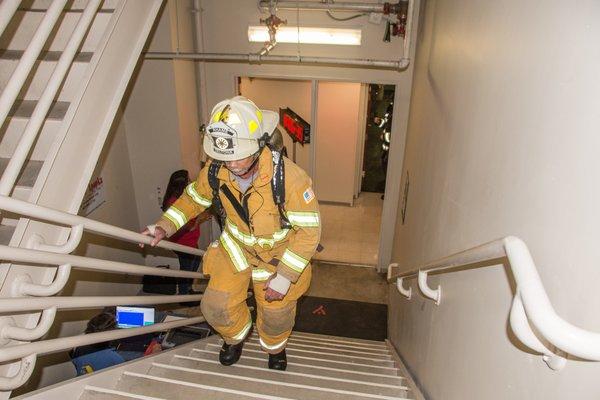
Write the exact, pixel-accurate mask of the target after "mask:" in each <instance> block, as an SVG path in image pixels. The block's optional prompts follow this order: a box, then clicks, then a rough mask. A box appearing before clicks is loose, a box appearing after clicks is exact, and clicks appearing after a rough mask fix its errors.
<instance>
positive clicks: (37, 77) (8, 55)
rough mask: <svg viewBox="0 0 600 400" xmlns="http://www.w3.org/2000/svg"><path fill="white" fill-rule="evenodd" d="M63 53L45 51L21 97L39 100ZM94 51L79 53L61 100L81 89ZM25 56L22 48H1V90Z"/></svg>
mask: <svg viewBox="0 0 600 400" xmlns="http://www.w3.org/2000/svg"><path fill="white" fill-rule="evenodd" d="M61 54H62V53H61V52H58V51H47V52H44V53H43V54H42V55H41V57H40V60H39V61H38V62H37V63H36V64H35V66H34V68H33V70H32V72H31V73H30V74H29V77H28V78H27V80H26V81H25V84H24V85H23V89H22V90H21V93H19V98H21V99H26V100H37V99H39V98H40V97H41V96H42V93H43V91H44V90H45V89H46V85H47V84H48V81H49V80H50V76H51V75H52V73H53V72H54V69H55V67H56V64H57V61H58V59H59V57H60V55H61ZM92 55H93V53H91V52H83V53H78V54H77V56H76V58H75V61H74V62H73V63H72V64H71V68H70V69H69V72H68V74H67V76H66V79H65V80H64V82H63V84H62V86H61V88H60V90H59V92H58V96H57V98H56V99H57V100H59V101H71V100H72V99H74V98H75V95H76V93H78V92H79V90H81V82H82V78H83V77H84V76H85V74H86V72H87V71H88V66H89V62H90V60H91V58H92ZM22 56H23V51H22V50H0V91H3V90H4V88H5V87H6V85H7V84H8V82H10V79H11V77H12V74H13V72H14V71H15V69H16V68H17V65H18V63H19V59H20V58H21V57H22Z"/></svg>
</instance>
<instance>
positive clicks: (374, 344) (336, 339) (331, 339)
mask: <svg viewBox="0 0 600 400" xmlns="http://www.w3.org/2000/svg"><path fill="white" fill-rule="evenodd" d="M291 338H292V339H304V340H306V339H310V340H311V341H315V342H324V343H336V344H347V345H353V346H364V347H370V348H380V349H386V350H387V345H386V344H385V342H379V341H376V340H365V339H356V338H349V337H343V336H330V335H321V334H317V333H308V332H296V331H294V332H292V335H291Z"/></svg>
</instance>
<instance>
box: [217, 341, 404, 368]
mask: <svg viewBox="0 0 600 400" xmlns="http://www.w3.org/2000/svg"><path fill="white" fill-rule="evenodd" d="M209 346H221V344H212V343H211V344H209ZM246 346H254V347H259V348H260V344H257V343H248V342H246ZM289 350H293V351H297V352H300V353H309V354H320V355H324V356H334V357H343V358H352V359H357V360H368V361H382V362H388V363H392V364H393V363H394V360H392V356H389V359H383V358H375V359H373V358H370V357H361V356H348V355H345V354H335V353H329V352H319V351H310V350H303V349H291V348H290V349H289Z"/></svg>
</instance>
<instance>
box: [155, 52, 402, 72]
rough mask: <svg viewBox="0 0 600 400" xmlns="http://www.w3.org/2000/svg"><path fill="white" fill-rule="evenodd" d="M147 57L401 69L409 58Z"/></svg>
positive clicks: (169, 54)
mask: <svg viewBox="0 0 600 400" xmlns="http://www.w3.org/2000/svg"><path fill="white" fill-rule="evenodd" d="M145 57H146V58H147V59H153V60H195V61H233V62H235V61H240V62H249V63H260V62H262V61H265V62H274V63H298V64H323V65H330V66H338V67H339V66H351V67H367V68H387V69H395V70H403V69H406V68H407V67H408V65H409V64H410V59H409V58H401V59H400V60H399V61H387V60H371V59H365V58H362V59H361V58H358V59H353V58H335V57H309V56H278V55H271V54H269V55H265V56H262V55H260V54H252V53H250V54H243V53H238V54H234V53H229V54H228V53H177V52H147V53H145Z"/></svg>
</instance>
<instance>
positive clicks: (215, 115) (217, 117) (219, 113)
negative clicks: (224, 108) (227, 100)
mask: <svg viewBox="0 0 600 400" xmlns="http://www.w3.org/2000/svg"><path fill="white" fill-rule="evenodd" d="M220 119H221V111H217V112H216V113H215V114H214V115H213V118H212V122H219V120H220Z"/></svg>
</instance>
